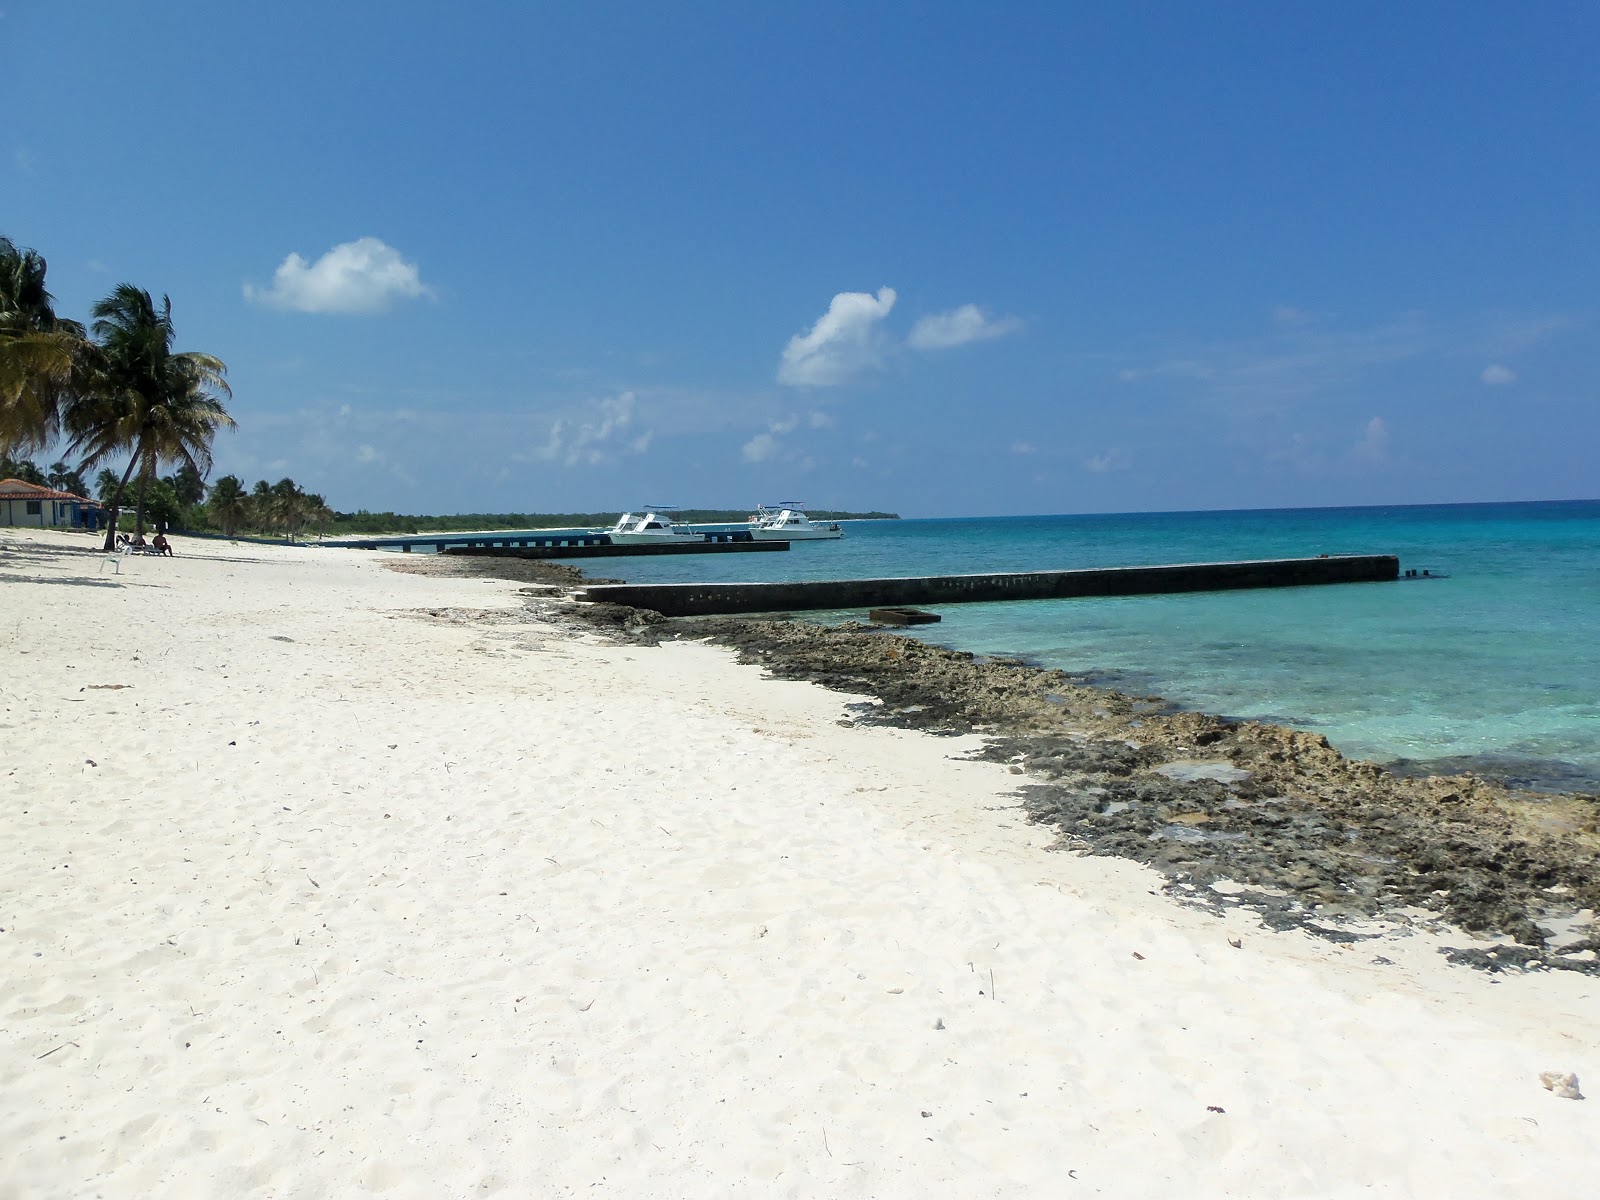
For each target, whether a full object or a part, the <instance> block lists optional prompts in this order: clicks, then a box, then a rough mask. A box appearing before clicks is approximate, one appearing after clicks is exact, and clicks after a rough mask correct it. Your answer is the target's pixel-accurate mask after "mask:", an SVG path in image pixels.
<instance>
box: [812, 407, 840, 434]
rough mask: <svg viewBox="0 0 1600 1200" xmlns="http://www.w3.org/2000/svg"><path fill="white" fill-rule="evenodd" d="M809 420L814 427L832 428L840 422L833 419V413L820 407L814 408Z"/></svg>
mask: <svg viewBox="0 0 1600 1200" xmlns="http://www.w3.org/2000/svg"><path fill="white" fill-rule="evenodd" d="M807 420H808V421H809V422H810V424H811V428H813V429H832V428H833V427H834V426H835V425H837V424H838V422H837V421H835V420H834V419H833V414H832V413H825V412H823V411H822V410H821V409H820V408H815V409H812V410H811V415H810V417H808V418H807Z"/></svg>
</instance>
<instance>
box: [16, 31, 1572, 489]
mask: <svg viewBox="0 0 1600 1200" xmlns="http://www.w3.org/2000/svg"><path fill="white" fill-rule="evenodd" d="M0 10H3V15H0V36H3V40H4V42H5V44H6V45H7V47H8V51H7V70H6V72H5V76H4V79H3V80H0V100H3V102H4V105H5V111H6V112H7V113H9V114H11V117H12V119H10V120H8V121H7V122H6V124H5V132H4V134H3V135H0V138H3V141H0V232H3V233H5V234H6V235H8V236H10V237H11V238H12V239H13V240H15V241H16V242H18V243H19V244H21V245H24V246H31V247H35V248H37V249H38V250H39V251H40V252H41V253H43V254H44V255H45V256H46V258H47V259H48V260H49V264H50V275H49V279H50V285H51V290H52V291H53V292H54V294H55V296H56V298H57V305H58V308H59V310H60V311H62V312H63V313H65V314H66V315H69V316H76V317H79V318H84V317H86V316H87V313H88V309H89V306H90V305H91V304H92V303H93V302H94V300H95V299H97V298H98V297H100V296H102V295H104V294H105V293H107V292H109V291H110V290H111V288H112V287H114V286H115V285H116V284H118V283H120V282H124V281H127V282H133V283H136V284H138V285H139V286H142V287H145V288H148V289H149V290H150V291H152V292H153V293H155V294H157V295H160V294H161V293H163V292H165V293H168V294H170V295H171V297H172V301H173V307H174V315H175V318H176V321H177V325H178V335H179V336H178V344H179V347H180V348H182V349H197V350H205V351H207V352H210V353H213V354H216V355H218V356H220V357H221V358H223V359H224V360H225V361H226V362H227V363H228V365H229V378H230V381H231V383H232V385H233V388H234V399H233V402H232V404H231V411H232V412H233V413H234V415H235V417H236V418H237V419H238V422H239V429H238V431H237V432H236V433H233V434H227V435H224V436H223V437H222V438H221V439H219V442H218V445H217V452H216V460H217V465H216V471H215V472H214V476H215V475H219V474H222V473H227V472H233V473H236V474H239V475H242V476H244V477H245V479H246V481H247V482H252V481H254V480H255V479H257V478H267V479H268V480H276V479H278V478H281V477H283V476H285V475H288V476H291V477H293V478H294V479H295V480H296V481H297V482H299V483H301V484H302V486H305V487H307V488H308V489H310V490H315V491H319V492H321V493H322V494H323V495H324V496H325V497H326V498H327V500H328V501H329V503H330V504H332V505H333V506H334V507H335V508H339V509H344V510H348V509H355V508H359V507H365V508H371V509H395V510H399V511H406V512H458V511H602V510H619V509H621V508H624V507H630V506H635V505H638V504H640V503H641V502H645V501H659V502H671V503H677V504H682V505H685V506H697V507H698V506H715V507H730V508H736V507H742V506H745V505H749V504H753V503H756V502H757V501H764V500H775V499H778V498H782V497H790V496H795V497H801V498H804V499H805V500H806V501H807V502H809V503H810V504H811V505H813V506H815V507H818V508H824V507H826V508H858V509H861V508H880V509H889V510H894V511H898V512H901V513H903V514H905V515H907V516H936V515H980V514H1006V513H1051V512H1112V511H1143V510H1166V509H1205V508H1234V507H1273V506H1299V505H1329V504H1360V503H1384V504H1388V503H1413V502H1446V501H1470V500H1500V499H1541V498H1551V499H1559V498H1574V497H1593V496H1595V495H1600V482H1597V473H1600V468H1597V465H1596V463H1597V458H1596V448H1597V447H1600V405H1597V403H1596V401H1597V397H1600V338H1597V336H1596V332H1597V330H1596V325H1597V321H1600V296H1597V287H1600V269H1597V268H1600V153H1597V151H1600V145H1597V137H1600V134H1597V131H1600V69H1597V64H1600V9H1596V7H1595V6H1593V5H1592V4H1586V3H1559V2H1554V0H1552V2H1549V3H1542V4H1537V5H1507V4H1499V3H1493V4H1491V3H1471V2H1457V3H1449V4H1430V3H1421V2H1418V3H1407V4H1403V5H1393V4H1373V3H1346V4H1325V5H1306V4H1277V3H1270V4H1269V3H1257V4H1244V3H1240V4H1217V5H1203V4H1192V3H1171V4H1164V3H1131V4H1109V3H1108V4H1083V5H1077V4H1060V3H1050V4H1037V5H1034V4H1022V3H1015V4H1006V5H993V6H979V5H969V4H963V5H957V4H947V3H928V4H920V3H919V4H912V3H904V4H893V5H890V4H874V3H851V4H843V3H819V4H810V5H782V6H780V5H767V4H748V3H726V4H709V3H688V4H675V5H661V4H649V5H645V4H637V5H630V4H607V3H594V4H565V5H537V6H534V5H522V4H489V3H481V4H450V5H446V4H423V3H408V2H405V0H393V2H389V3H383V4H376V3H370V4H357V3H350V4H340V5H327V4H324V3H302V2H298V0H286V2H281V3H274V4H271V5H253V6H237V5H227V4H220V3H212V4H202V3H162V2H154V0H153V2H150V3H144V4H128V3H124V2H121V0H117V2H109V0H107V2H90V0H81V2H80V0H59V2H57V3H54V4H49V5H35V4H28V5H23V4H19V3H16V2H15V0H0Z"/></svg>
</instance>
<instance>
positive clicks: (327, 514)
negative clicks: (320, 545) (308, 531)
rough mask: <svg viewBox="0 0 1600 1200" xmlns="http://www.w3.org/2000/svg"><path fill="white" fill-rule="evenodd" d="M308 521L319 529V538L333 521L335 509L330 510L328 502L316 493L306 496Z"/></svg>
mask: <svg viewBox="0 0 1600 1200" xmlns="http://www.w3.org/2000/svg"><path fill="white" fill-rule="evenodd" d="M306 520H307V521H308V522H310V523H311V524H313V525H315V526H316V527H317V536H318V537H319V538H320V537H321V536H322V535H323V531H324V530H326V529H327V527H328V522H329V521H331V520H333V509H331V508H329V507H328V502H327V501H326V500H324V499H323V498H322V497H321V496H319V495H317V494H316V493H315V492H312V493H310V494H309V495H307V496H306Z"/></svg>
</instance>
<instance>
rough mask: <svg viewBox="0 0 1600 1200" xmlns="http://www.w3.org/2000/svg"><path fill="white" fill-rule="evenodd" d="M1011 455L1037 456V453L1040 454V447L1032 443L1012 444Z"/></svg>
mask: <svg viewBox="0 0 1600 1200" xmlns="http://www.w3.org/2000/svg"><path fill="white" fill-rule="evenodd" d="M1011 453H1013V454H1037V453H1039V447H1037V446H1035V445H1034V444H1033V443H1032V442H1012V443H1011Z"/></svg>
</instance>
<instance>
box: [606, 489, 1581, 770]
mask: <svg viewBox="0 0 1600 1200" xmlns="http://www.w3.org/2000/svg"><path fill="white" fill-rule="evenodd" d="M845 528H846V535H845V538H844V539H843V540H842V541H840V542H814V543H809V544H808V543H796V544H795V545H794V547H793V548H792V549H791V550H790V551H789V552H788V553H784V554H731V555H706V556H704V557H701V556H679V557H671V558H660V559H648V560H645V559H640V560H622V559H614V560H613V559H596V560H594V561H593V562H588V563H584V564H582V565H583V566H584V567H585V569H586V570H587V571H588V572H589V573H590V574H591V575H601V574H604V575H608V576H624V577H626V578H627V579H628V580H629V581H630V582H658V581H659V582H666V581H684V582H687V581H695V580H718V581H726V580H746V579H748V580H783V579H847V578H862V577H871V576H897V575H934V574H938V575H946V574H962V573H970V572H985V571H1026V570H1048V569H1068V568H1075V567H1095V566H1135V565H1142V564H1153V563H1175V562H1209V561H1219V560H1231V559H1251V558H1279V557H1304V556H1311V555H1316V554H1337V553H1370V554H1378V553H1393V554H1398V555H1399V556H1400V562H1401V568H1402V571H1404V570H1409V569H1413V568H1414V569H1417V570H1424V569H1425V570H1429V571H1431V572H1432V573H1433V577H1430V578H1427V579H1416V580H1409V579H1406V580H1401V581H1400V582H1397V583H1382V584H1348V585H1343V586H1335V587H1316V588H1292V589H1281V590H1271V591H1253V592H1226V593H1201V594H1187V595H1179V596H1133V597H1120V598H1110V599H1080V600H1038V601H1024V602H1013V603H1005V604H962V605H944V606H939V607H938V608H937V609H936V611H938V612H939V613H941V615H942V616H943V618H944V619H943V622H942V623H941V624H938V625H932V626H921V627H913V628H911V629H908V630H905V631H903V632H906V633H907V634H909V635H910V636H914V637H920V638H922V639H924V640H926V641H931V642H936V643H938V644H940V645H946V646H951V647H954V648H958V649H964V650H971V651H974V652H976V653H980V654H991V655H1013V656H1017V657H1021V658H1026V659H1028V660H1030V661H1034V662H1038V663H1041V664H1045V665H1048V666H1052V667H1059V668H1062V669H1064V670H1067V671H1070V672H1073V673H1074V674H1081V675H1086V676H1088V677H1090V678H1091V680H1092V681H1094V682H1099V683H1104V684H1107V685H1109V686H1115V687H1118V688H1121V689H1123V690H1131V691H1136V692H1145V693H1155V694H1159V695H1161V696H1165V697H1166V698H1167V699H1169V700H1170V701H1172V702H1173V703H1175V704H1178V705H1180V706H1182V707H1185V708H1194V709H1201V710H1204V711H1207V712H1215V713H1221V714H1225V715H1229V716H1235V717H1249V718H1259V719H1265V720H1272V721H1278V722H1282V723H1286V724H1291V725H1295V726H1298V727H1301V728H1307V729H1315V730H1318V731H1320V732H1322V733H1325V734H1327V735H1328V737H1329V738H1330V739H1331V740H1332V741H1333V742H1334V744H1335V745H1337V746H1338V747H1339V748H1340V749H1341V750H1343V751H1344V752H1345V753H1346V754H1349V755H1353V756H1355V757H1361V758H1370V759H1374V760H1376V761H1380V762H1385V763H1390V764H1398V765H1402V766H1407V765H1409V766H1411V767H1413V768H1414V769H1472V770H1478V771H1482V772H1485V773H1487V774H1491V775H1493V776H1495V777H1497V778H1502V779H1506V780H1509V781H1511V782H1517V783H1524V784H1529V785H1533V786H1540V787H1551V788H1561V789H1578V790H1600V502H1597V501H1569V502H1551V503H1535V504H1473V505H1437V506H1414V507H1394V508H1344V509H1294V510H1275V511H1251V512H1214V513H1148V514H1132V515H1109V516H1060V517H1011V518H973V519H959V520H921V521H864V522H852V523H849V524H847V525H846V527H845ZM1440 576H1443V577H1440ZM845 615H853V616H859V615H860V614H859V613H853V614H826V616H828V617H830V618H831V617H842V616H845ZM819 616H822V614H819Z"/></svg>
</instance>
